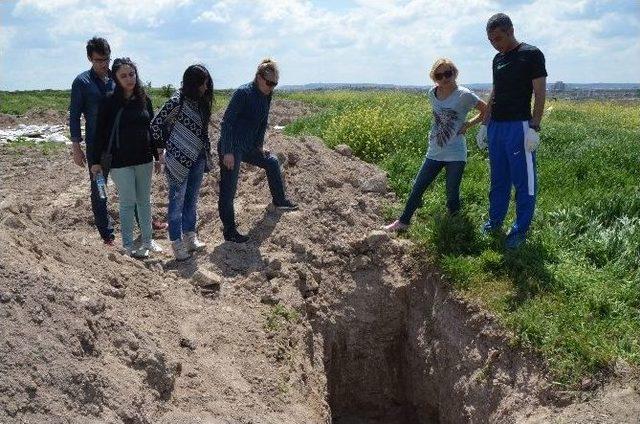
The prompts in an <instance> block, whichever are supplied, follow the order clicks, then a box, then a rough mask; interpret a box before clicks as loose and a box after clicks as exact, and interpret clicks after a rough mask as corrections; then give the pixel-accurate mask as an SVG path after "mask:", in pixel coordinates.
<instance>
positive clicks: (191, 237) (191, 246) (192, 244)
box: [184, 231, 207, 252]
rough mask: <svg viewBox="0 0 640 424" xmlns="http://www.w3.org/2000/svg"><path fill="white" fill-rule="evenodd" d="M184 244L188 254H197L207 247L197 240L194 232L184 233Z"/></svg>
mask: <svg viewBox="0 0 640 424" xmlns="http://www.w3.org/2000/svg"><path fill="white" fill-rule="evenodd" d="M184 244H185V245H186V246H187V251H189V252H194V251H195V252H199V251H201V250H204V248H205V247H207V245H206V244H204V243H203V242H201V241H200V240H198V234H196V232H195V231H189V232H185V233H184Z"/></svg>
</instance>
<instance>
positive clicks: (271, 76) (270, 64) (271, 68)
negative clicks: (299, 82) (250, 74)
mask: <svg viewBox="0 0 640 424" xmlns="http://www.w3.org/2000/svg"><path fill="white" fill-rule="evenodd" d="M258 75H261V76H262V77H263V78H266V79H268V80H270V81H275V82H278V80H279V79H280V70H279V69H278V64H277V63H276V61H275V60H273V59H271V58H270V57H267V58H265V59H262V61H261V62H260V63H259V64H258V69H256V77H258Z"/></svg>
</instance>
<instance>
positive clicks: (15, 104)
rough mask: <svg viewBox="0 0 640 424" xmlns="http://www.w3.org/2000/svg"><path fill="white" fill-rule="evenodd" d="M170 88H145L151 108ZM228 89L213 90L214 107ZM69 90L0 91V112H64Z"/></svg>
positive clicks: (221, 103) (226, 96)
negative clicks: (44, 110) (35, 110)
mask: <svg viewBox="0 0 640 424" xmlns="http://www.w3.org/2000/svg"><path fill="white" fill-rule="evenodd" d="M169 93H171V90H166V89H162V88H151V89H147V94H149V95H150V97H151V103H152V104H153V109H154V110H158V109H159V108H160V107H162V105H163V104H164V102H166V101H167V99H169V97H170V94H169ZM230 94H231V92H230V90H216V91H215V109H216V110H220V109H222V108H223V107H226V105H227V103H228V102H229V96H230ZM69 95H70V91H69V90H39V91H0V113H8V114H10V115H24V114H25V113H26V112H27V111H28V110H31V109H38V108H39V109H53V110H57V111H61V112H65V111H67V110H68V109H69Z"/></svg>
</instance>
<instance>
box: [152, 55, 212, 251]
mask: <svg viewBox="0 0 640 424" xmlns="http://www.w3.org/2000/svg"><path fill="white" fill-rule="evenodd" d="M212 104H213V82H212V80H211V75H210V74H209V71H208V70H207V68H205V67H204V66H203V65H191V66H189V67H188V68H187V70H186V71H185V72H184V75H183V77H182V88H181V89H180V90H178V91H177V92H176V93H175V94H174V95H173V96H172V97H171V98H170V99H169V100H168V101H167V102H166V103H165V104H164V106H162V109H161V110H160V112H158V114H157V115H156V117H155V118H154V119H153V121H152V122H151V136H152V138H153V140H154V142H155V143H156V145H158V146H161V147H162V148H164V149H166V151H165V152H163V154H162V155H161V157H160V162H161V163H163V164H164V166H165V170H166V175H167V181H168V183H169V211H168V221H169V240H170V241H171V247H172V249H173V253H174V256H175V258H176V259H177V260H185V259H188V258H189V257H190V256H191V252H192V251H196V250H202V249H204V248H205V245H204V243H202V242H200V241H199V240H198V237H197V234H196V219H197V218H196V217H197V213H196V209H197V204H198V197H199V193H200V185H201V184H202V178H203V175H204V173H205V172H207V171H208V167H207V163H208V157H209V156H210V148H211V145H210V142H209V131H208V128H209V125H208V124H209V118H210V117H211V108H212Z"/></svg>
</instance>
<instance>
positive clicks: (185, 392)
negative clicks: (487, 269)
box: [0, 101, 640, 424]
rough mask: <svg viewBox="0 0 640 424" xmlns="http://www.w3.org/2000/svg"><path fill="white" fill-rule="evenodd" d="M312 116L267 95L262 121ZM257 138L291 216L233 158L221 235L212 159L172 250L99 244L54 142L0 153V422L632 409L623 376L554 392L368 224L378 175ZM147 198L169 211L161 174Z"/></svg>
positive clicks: (522, 414) (620, 413)
mask: <svg viewBox="0 0 640 424" xmlns="http://www.w3.org/2000/svg"><path fill="white" fill-rule="evenodd" d="M310 110H311V109H310V108H309V107H307V106H304V105H302V104H299V103H295V102H287V101H276V102H274V105H273V108H272V117H271V118H272V119H271V121H270V124H271V125H281V124H284V123H286V122H290V121H291V120H293V119H295V118H297V117H298V116H300V115H301V114H304V113H308V112H309V111H310ZM216 119H219V116H218V117H217V118H216ZM276 121H277V122H276ZM51 123H57V121H54V122H51ZM218 128H219V125H218V123H217V121H216V122H214V123H212V125H211V128H210V130H211V136H212V140H216V139H217V137H218ZM267 148H269V149H270V150H271V151H273V152H275V153H277V154H278V156H279V157H280V158H281V162H282V164H283V172H284V178H285V181H286V185H287V187H286V188H287V192H288V194H289V196H290V197H291V198H292V199H293V200H295V201H296V202H298V203H299V204H300V206H301V209H300V211H296V212H290V213H279V212H277V211H275V210H274V209H273V208H272V207H271V206H270V195H269V191H268V187H267V183H266V178H265V174H264V172H263V171H262V170H260V169H258V168H255V167H251V166H244V165H243V169H242V171H241V178H240V182H239V188H238V194H237V197H236V202H235V205H236V212H237V219H238V222H239V226H240V229H241V231H243V232H248V233H249V235H250V237H251V241H250V242H249V243H246V244H243V245H239V244H234V243H227V242H224V241H223V238H222V234H221V229H220V222H219V219H218V214H217V198H218V174H217V170H214V172H212V173H210V174H208V175H207V176H206V177H205V181H204V185H203V188H202V191H201V200H200V204H199V227H198V231H199V234H200V238H201V239H202V240H203V241H205V242H206V243H207V250H206V251H204V252H201V253H198V254H197V255H195V257H194V258H192V259H191V260H189V261H186V262H183V263H177V262H175V261H174V260H172V258H171V256H170V255H169V254H159V255H157V256H155V257H153V258H151V259H148V260H144V261H139V260H135V259H131V258H128V257H125V256H123V255H121V254H120V253H119V252H118V249H117V248H108V247H105V246H104V245H103V244H102V243H101V242H100V240H99V237H98V235H97V232H96V231H95V229H94V227H93V223H92V214H91V206H90V202H89V195H88V184H87V183H88V181H87V177H88V174H87V171H86V170H85V169H82V168H79V167H77V166H75V165H73V163H72V162H71V160H70V158H69V155H68V152H67V150H66V149H64V150H62V151H61V152H59V153H58V154H54V155H50V156H44V155H43V154H42V153H41V152H40V151H39V150H37V149H23V150H20V151H17V150H15V149H9V148H3V149H0V178H1V182H0V183H1V186H0V242H1V243H2V249H1V250H0V258H1V262H0V320H1V321H0V328H1V331H2V336H1V339H0V375H1V376H2V378H0V422H2V423H14V422H15V423H17V422H28V423H41V422H42V423H45V422H46V423H67V422H73V423H76V422H82V423H86V422H96V423H97V422H100V423H103V422H106V423H328V422H334V423H341V424H344V423H437V422H442V423H485V422H529V423H546V422H589V423H596V422H597V423H632V422H636V423H637V422H639V417H640V394H639V391H640V387H639V384H638V381H639V379H638V375H637V373H636V372H635V371H633V370H630V369H628V367H625V366H624V364H620V365H619V366H618V367H616V372H615V373H614V374H613V375H612V376H611V377H610V379H609V381H610V382H609V383H607V384H595V383H594V384H593V386H594V387H596V388H595V389H591V390H589V391H575V392H569V391H560V390H558V389H556V388H555V386H554V385H553V384H552V382H551V381H550V379H549V377H548V376H547V374H546V372H545V366H544V363H542V362H541V361H540V360H539V359H538V358H537V357H536V356H535V355H534V354H532V353H530V352H526V351H523V350H521V349H517V348H514V347H512V346H511V345H510V343H509V338H508V334H506V333H505V331H504V330H503V329H501V327H500V326H499V325H498V324H497V323H496V321H495V319H494V318H493V317H491V316H490V315H488V314H487V313H485V312H483V311H482V310H481V309H480V308H478V307H476V306H474V305H472V304H470V303H468V302H466V301H464V300H462V299H460V298H459V297H457V296H456V295H455V294H453V293H452V292H451V291H450V289H449V285H448V284H447V282H446V281H445V280H444V279H443V278H442V277H441V275H440V274H439V273H438V272H437V271H436V270H433V269H431V268H430V267H429V266H428V265H426V264H425V262H424V261H423V260H422V259H421V258H420V254H419V253H418V251H417V249H416V248H415V247H414V246H412V244H411V243H410V242H409V241H407V240H403V239H399V238H395V237H393V238H391V237H389V236H388V235H387V234H385V233H383V232H380V231H378V229H379V228H380V226H381V225H382V224H383V223H384V220H383V215H384V210H385V208H386V207H387V205H389V204H390V203H392V202H394V201H396V199H395V197H394V195H393V194H392V193H390V192H389V191H388V189H387V186H386V180H385V175H384V174H383V173H382V172H381V171H380V170H379V169H377V168H375V167H374V166H372V165H369V164H366V163H363V162H361V161H360V160H358V159H356V158H353V157H350V156H348V155H344V154H340V153H338V152H336V151H332V150H330V149H328V148H327V147H325V146H324V144H323V143H322V141H321V140H320V139H317V138H314V137H300V138H290V137H285V136H283V135H282V134H281V133H280V132H278V131H273V130H271V131H270V132H269V134H268V141H267ZM110 190H111V196H112V198H113V201H111V203H110V211H111V214H112V216H113V217H114V218H115V219H116V221H117V201H116V197H117V196H115V193H114V191H115V189H114V188H113V187H112V185H111V186H110ZM152 202H153V210H154V214H155V215H156V216H157V217H159V218H165V216H166V207H167V187H166V182H165V181H164V178H162V177H160V176H157V177H155V181H154V184H153V193H152ZM156 236H157V239H158V241H159V242H160V244H161V245H162V246H163V247H164V248H165V251H167V252H168V251H169V243H168V241H167V240H166V234H162V233H159V234H156ZM118 240H119V237H118Z"/></svg>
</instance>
